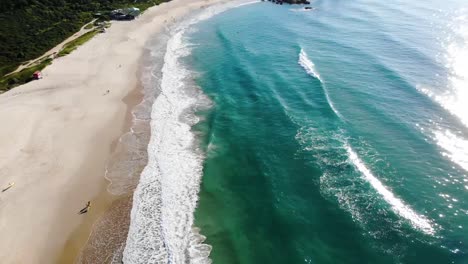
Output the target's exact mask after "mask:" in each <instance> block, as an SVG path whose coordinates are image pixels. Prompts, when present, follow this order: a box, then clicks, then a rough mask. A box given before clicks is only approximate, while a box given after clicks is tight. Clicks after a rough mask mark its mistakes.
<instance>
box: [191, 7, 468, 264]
mask: <svg viewBox="0 0 468 264" xmlns="http://www.w3.org/2000/svg"><path fill="white" fill-rule="evenodd" d="M312 6H313V7H314V8H315V9H314V10H313V11H309V12H303V11H301V9H302V7H301V6H288V5H283V6H280V5H274V4H271V3H269V2H263V3H256V4H252V5H246V6H242V7H239V8H234V9H230V10H228V11H226V12H224V13H222V14H220V15H217V16H215V17H213V18H211V19H209V20H207V21H204V22H201V23H199V24H198V25H197V26H195V28H196V31H195V32H193V33H191V34H190V38H189V39H190V42H191V43H193V44H195V46H194V47H193V48H192V53H191V55H190V56H188V57H187V58H186V59H185V61H186V62H187V63H188V65H189V66H190V68H191V69H192V70H193V71H195V72H197V73H198V75H197V77H196V83H197V84H198V85H199V86H200V87H201V89H202V90H203V92H204V93H205V94H206V95H208V96H209V97H210V99H211V100H212V102H213V107H212V108H210V109H209V110H207V111H203V112H200V113H199V115H200V116H201V117H203V121H202V122H201V123H199V124H197V125H196V126H195V127H194V128H193V130H194V131H196V132H197V134H198V135H201V137H202V139H203V142H202V145H203V148H204V150H205V153H206V159H205V163H204V169H203V178H202V185H201V191H200V199H199V202H198V208H197V211H196V214H195V224H196V226H197V227H200V228H201V233H202V234H203V235H204V236H206V237H207V240H206V243H207V244H210V245H211V246H212V252H211V255H210V257H211V258H212V260H213V261H214V263H215V264H216V263H468V231H467V229H468V176H467V173H468V172H467V171H468V128H467V127H468V123H467V115H468V108H467V107H468V104H467V103H468V91H467V90H468V85H467V83H468V55H467V54H468V43H467V42H468V19H467V16H468V9H467V8H468V3H464V1H434V2H432V3H427V2H425V1H411V2H409V3H408V2H407V1H385V2H383V1H382V2H375V1H366V0H358V1H337V0H332V1H327V0H319V1H314V2H313V3H312ZM465 110H466V111H465Z"/></svg>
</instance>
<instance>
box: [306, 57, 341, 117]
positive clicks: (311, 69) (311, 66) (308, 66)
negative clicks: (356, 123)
mask: <svg viewBox="0 0 468 264" xmlns="http://www.w3.org/2000/svg"><path fill="white" fill-rule="evenodd" d="M298 63H299V65H301V66H302V68H304V70H305V71H306V72H307V74H309V75H310V76H312V77H314V78H316V79H317V80H319V81H320V83H321V84H322V88H323V91H324V93H325V97H326V98H327V102H328V104H329V105H330V107H331V109H332V110H333V112H335V114H336V115H337V116H338V117H340V118H342V116H341V114H340V112H338V110H337V109H336V108H335V105H334V104H333V102H332V101H331V99H330V96H329V95H328V91H327V89H326V88H325V87H324V85H325V83H324V81H323V80H322V77H320V74H319V72H318V71H317V69H316V68H315V64H314V63H313V62H312V60H311V59H310V58H309V56H307V53H306V52H305V50H304V49H301V52H300V53H299V61H298Z"/></svg>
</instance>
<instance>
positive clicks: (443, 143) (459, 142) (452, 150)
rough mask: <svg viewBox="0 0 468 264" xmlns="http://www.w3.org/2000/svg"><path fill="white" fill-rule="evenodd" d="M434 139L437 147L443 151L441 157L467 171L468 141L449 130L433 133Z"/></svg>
mask: <svg viewBox="0 0 468 264" xmlns="http://www.w3.org/2000/svg"><path fill="white" fill-rule="evenodd" d="M434 135H435V137H434V139H435V141H436V142H437V145H439V147H441V148H442V149H444V152H442V155H444V156H446V157H448V158H449V159H450V160H451V161H452V162H454V163H455V164H458V165H459V166H460V167H462V168H463V169H464V170H466V171H468V140H465V139H463V138H461V137H459V136H457V135H455V134H453V133H452V132H450V131H449V130H445V131H440V130H437V131H434Z"/></svg>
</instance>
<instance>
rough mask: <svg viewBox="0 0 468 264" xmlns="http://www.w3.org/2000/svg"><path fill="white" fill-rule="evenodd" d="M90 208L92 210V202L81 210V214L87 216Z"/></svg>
mask: <svg viewBox="0 0 468 264" xmlns="http://www.w3.org/2000/svg"><path fill="white" fill-rule="evenodd" d="M89 208H91V201H88V203H87V204H86V206H85V208H83V209H81V210H80V214H85V213H87V212H88V210H89Z"/></svg>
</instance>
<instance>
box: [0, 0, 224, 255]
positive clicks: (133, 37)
mask: <svg viewBox="0 0 468 264" xmlns="http://www.w3.org/2000/svg"><path fill="white" fill-rule="evenodd" d="M220 1H222V0H205V1H201V0H174V1H172V2H169V3H166V4H162V5H160V6H157V7H154V8H151V9H150V10H148V11H147V12H145V13H144V14H143V15H142V16H141V17H140V18H138V19H137V20H135V21H131V22H114V23H113V25H112V27H111V28H110V29H109V30H108V31H107V33H104V34H100V35H98V36H96V37H95V38H93V39H92V40H91V41H89V42H88V43H86V44H85V45H83V46H81V47H79V48H78V49H77V50H76V51H74V52H73V53H72V54H70V55H68V56H65V57H63V58H59V59H56V60H55V61H54V62H53V64H52V65H51V66H49V67H48V68H46V69H45V70H44V71H43V75H44V79H42V80H39V81H33V82H30V83H28V84H25V85H23V86H20V87H17V88H15V89H13V90H11V91H9V92H6V93H4V94H2V95H0V124H1V128H0V146H1V148H0V189H3V188H4V187H6V186H7V185H8V183H9V182H15V185H14V186H13V187H12V188H11V189H9V190H8V191H6V192H1V191H0V234H1V239H0V259H1V263H54V262H57V258H58V256H59V255H61V254H62V250H63V248H64V246H65V244H66V242H67V240H69V239H70V236H71V235H72V233H73V232H74V231H75V230H77V229H78V227H79V226H80V224H81V223H82V222H83V221H84V220H85V218H86V217H90V214H85V215H78V214H77V213H78V211H79V210H80V209H81V208H82V207H83V206H84V205H85V203H86V202H87V201H88V200H93V199H94V198H95V197H97V196H98V195H99V194H100V193H101V192H102V190H103V189H104V187H105V186H104V184H105V182H104V181H103V179H104V173H105V168H106V163H107V161H108V158H109V156H110V153H111V151H112V149H111V148H112V144H113V142H115V141H116V140H118V138H119V136H120V135H121V134H122V132H123V131H122V128H123V127H124V122H125V115H126V111H127V106H126V104H125V103H123V102H122V100H123V98H124V97H125V96H126V95H127V94H129V93H130V92H131V91H132V90H133V89H135V87H136V85H137V81H138V78H139V76H137V71H138V62H139V59H140V57H141V56H142V54H143V51H144V45H145V43H146V42H147V40H148V38H149V37H150V36H152V35H154V34H156V33H157V32H158V31H160V30H161V29H162V28H163V27H164V26H165V20H166V21H168V22H169V21H173V20H174V19H176V20H177V19H179V18H180V17H181V16H183V15H186V14H188V13H189V12H190V11H192V10H195V9H199V8H201V7H203V6H205V5H209V4H212V3H214V2H220ZM107 90H110V92H109V94H106V91H107Z"/></svg>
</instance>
